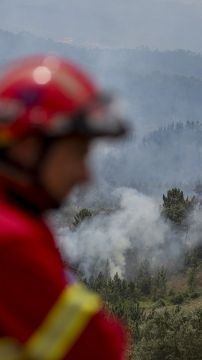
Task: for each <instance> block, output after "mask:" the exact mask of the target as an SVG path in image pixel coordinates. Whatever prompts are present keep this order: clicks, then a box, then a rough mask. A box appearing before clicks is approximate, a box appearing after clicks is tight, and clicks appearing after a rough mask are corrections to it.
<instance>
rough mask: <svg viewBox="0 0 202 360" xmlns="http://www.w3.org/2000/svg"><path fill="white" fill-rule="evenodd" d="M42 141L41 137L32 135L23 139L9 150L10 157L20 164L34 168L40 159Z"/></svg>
mask: <svg viewBox="0 0 202 360" xmlns="http://www.w3.org/2000/svg"><path fill="white" fill-rule="evenodd" d="M41 146H42V142H41V140H40V139H39V138H37V137H34V136H30V137H27V138H26V139H22V140H21V141H19V142H18V143H16V144H15V145H13V147H11V148H10V149H9V150H8V153H7V155H8V157H9V158H10V159H12V160H14V161H15V162H18V163H19V164H21V165H23V166H25V167H28V168H32V167H33V166H34V165H35V164H36V163H37V162H38V161H39V155H40V151H41Z"/></svg>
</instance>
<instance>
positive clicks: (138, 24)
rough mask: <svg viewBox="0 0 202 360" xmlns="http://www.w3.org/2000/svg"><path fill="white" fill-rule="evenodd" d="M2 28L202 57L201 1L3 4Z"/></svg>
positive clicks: (4, 0) (5, 0) (30, 0)
mask: <svg viewBox="0 0 202 360" xmlns="http://www.w3.org/2000/svg"><path fill="white" fill-rule="evenodd" d="M0 28H2V29H6V30H10V31H24V30H25V31H30V32H32V33H34V34H37V35H39V36H43V37H49V38H52V39H56V40H62V39H72V41H73V42H75V44H92V45H93V44H97V45H99V46H102V45H104V46H111V47H127V48H134V47H137V46H148V47H150V48H152V49H155V48H158V49H160V50H165V49H169V50H173V49H177V48H181V49H189V50H192V51H196V52H202V0H0Z"/></svg>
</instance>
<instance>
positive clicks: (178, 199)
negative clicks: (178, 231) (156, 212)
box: [162, 188, 196, 225]
mask: <svg viewBox="0 0 202 360" xmlns="http://www.w3.org/2000/svg"><path fill="white" fill-rule="evenodd" d="M195 203H196V199H195V197H192V198H188V197H187V198H186V199H185V197H184V193H183V191H182V190H180V189H177V188H173V189H171V190H168V192H167V195H164V194H163V209H162V215H163V216H164V218H165V219H168V220H170V221H171V222H172V223H173V224H175V225H185V223H186V220H187V216H188V214H189V213H190V211H191V210H192V209H193V208H194V205H195Z"/></svg>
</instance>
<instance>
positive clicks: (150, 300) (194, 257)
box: [72, 184, 202, 360]
mask: <svg viewBox="0 0 202 360" xmlns="http://www.w3.org/2000/svg"><path fill="white" fill-rule="evenodd" d="M201 188H202V186H200V184H198V187H197V189H196V196H193V197H186V196H185V195H184V193H183V191H182V190H180V189H178V188H172V189H170V190H168V191H167V193H166V194H164V195H163V198H162V204H161V216H162V217H163V218H164V220H165V221H166V222H169V224H170V226H172V227H173V228H174V229H175V230H176V231H179V232H186V231H187V227H188V226H189V222H190V214H191V213H192V211H193V210H194V209H195V208H196V207H197V208H200V206H201V204H200V200H199V199H198V198H197V194H200V193H201V191H200V190H201ZM93 216H96V215H95V214H93V212H92V210H89V209H82V210H80V211H79V212H78V213H77V214H76V215H75V217H74V221H73V224H72V226H73V228H74V229H75V230H76V229H77V227H78V226H80V224H81V223H82V222H83V221H91V218H92V217H93ZM109 216H110V214H109ZM180 260H181V266H180V268H175V267H174V268H172V267H171V268H167V267H166V266H163V265H162V266H156V267H152V266H151V264H150V261H149V259H144V260H143V261H142V262H141V263H140V264H139V266H138V269H136V271H135V272H134V274H133V276H130V278H127V277H126V276H120V275H119V274H118V273H115V274H114V275H112V274H110V267H109V262H108V261H107V260H106V263H105V264H104V266H103V270H102V271H100V272H99V273H96V272H95V273H93V274H91V276H90V277H88V278H86V276H85V274H82V273H81V272H79V271H78V275H79V276H80V277H81V279H82V280H83V281H84V282H85V283H86V284H87V286H88V287H90V288H91V289H93V290H94V291H96V292H98V293H99V294H100V295H101V297H102V299H103V301H104V304H105V306H106V308H107V309H108V311H109V312H110V313H111V314H112V315H115V316H118V317H119V318H120V319H121V320H122V321H123V323H124V324H126V326H127V328H128V329H129V333H130V339H131V340H130V343H129V348H128V357H129V359H131V360H200V359H201V354H202V242H201V240H200V239H199V242H198V243H197V244H195V245H194V246H192V247H189V248H187V249H185V251H184V252H183V253H182V254H181V259H180ZM130 261H136V258H135V257H134V258H133V257H132V256H131V257H130Z"/></svg>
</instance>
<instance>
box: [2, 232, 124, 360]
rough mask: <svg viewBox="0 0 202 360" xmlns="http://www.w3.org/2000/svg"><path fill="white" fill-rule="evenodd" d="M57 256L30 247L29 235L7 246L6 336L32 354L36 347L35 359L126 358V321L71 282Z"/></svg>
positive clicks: (4, 283) (4, 260)
mask: <svg viewBox="0 0 202 360" xmlns="http://www.w3.org/2000/svg"><path fill="white" fill-rule="evenodd" d="M54 260H55V259H54V258H52V256H51V254H49V253H45V252H44V251H43V249H41V251H39V249H37V248H32V249H30V247H29V242H28V239H26V242H25V241H16V239H15V241H12V239H8V241H6V242H5V243H4V245H1V249H0V284H1V287H0V292H1V293H0V319H1V325H0V334H1V336H2V337H5V336H6V337H7V338H10V339H15V340H17V343H18V344H19V345H20V347H21V349H22V351H24V350H23V349H25V354H26V358H27V359H29V354H31V352H32V351H33V352H35V350H36V353H35V355H34V356H35V357H33V354H31V356H32V357H33V358H34V359H42V358H43V359H44V360H46V359H47V360H48V359H50V360H52V359H53V360H62V359H67V360H73V359H78V360H79V359H82V360H83V359H88V360H91V359H95V358H96V359H97V360H99V359H100V360H101V359H102V360H103V359H106V360H108V359H110V360H122V359H123V354H124V347H125V346H124V344H125V340H124V332H123V330H122V328H121V327H120V325H119V324H118V323H117V322H116V321H114V320H112V319H110V318H109V317H108V316H106V314H105V313H104V312H103V310H101V308H100V304H99V300H98V299H97V297H96V295H94V294H90V293H89V292H88V291H86V290H84V289H83V288H82V287H81V288H80V287H79V286H77V285H76V286H75V285H74V286H73V285H71V284H69V283H67V281H66V278H65V276H64V272H63V269H62V266H61V264H60V262H57V261H54ZM75 319H76V320H75ZM80 324H83V325H82V326H80ZM74 334H76V336H75V337H74ZM71 337H73V341H72V342H71V341H70V340H71ZM69 339H70V340H69ZM68 343H69V345H68ZM51 346H53V348H54V351H53V352H52V351H51V349H52V347H51ZM41 354H43V356H41ZM52 354H54V355H52ZM31 356H30V358H31Z"/></svg>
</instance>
